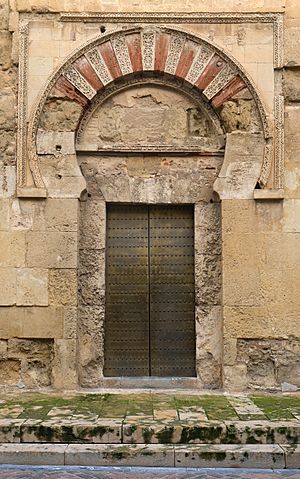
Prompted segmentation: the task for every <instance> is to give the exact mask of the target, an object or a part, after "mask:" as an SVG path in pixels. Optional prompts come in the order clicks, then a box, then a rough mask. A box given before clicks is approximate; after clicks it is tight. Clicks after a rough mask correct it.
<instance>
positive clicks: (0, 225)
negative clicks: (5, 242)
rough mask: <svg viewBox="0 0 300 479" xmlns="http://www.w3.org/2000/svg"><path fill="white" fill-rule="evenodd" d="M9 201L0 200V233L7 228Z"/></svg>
mask: <svg viewBox="0 0 300 479" xmlns="http://www.w3.org/2000/svg"><path fill="white" fill-rule="evenodd" d="M9 210H10V204H9V200H7V199H1V200H0V231H7V230H8V228H9Z"/></svg>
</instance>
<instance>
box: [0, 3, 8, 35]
mask: <svg viewBox="0 0 300 479" xmlns="http://www.w3.org/2000/svg"><path fill="white" fill-rule="evenodd" d="M8 16H9V5H8V0H0V30H6V29H7V27H8Z"/></svg>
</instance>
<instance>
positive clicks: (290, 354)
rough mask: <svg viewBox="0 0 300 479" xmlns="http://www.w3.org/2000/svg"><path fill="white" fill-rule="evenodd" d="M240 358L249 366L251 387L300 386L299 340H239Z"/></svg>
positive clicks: (238, 356)
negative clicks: (289, 384) (283, 384)
mask: <svg viewBox="0 0 300 479" xmlns="http://www.w3.org/2000/svg"><path fill="white" fill-rule="evenodd" d="M237 351H238V355H237V361H238V362H241V363H243V364H246V365H247V379H248V384H249V386H250V387H253V386H256V387H257V386H260V387H261V388H266V387H270V388H272V387H273V388H274V387H277V388H278V387H279V386H280V385H281V383H283V382H289V383H291V384H294V385H296V386H299V385H300V379H299V378H300V341H299V340H297V339H247V340H246V339H239V340H238V342H237Z"/></svg>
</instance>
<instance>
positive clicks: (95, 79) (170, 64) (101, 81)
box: [56, 30, 247, 108]
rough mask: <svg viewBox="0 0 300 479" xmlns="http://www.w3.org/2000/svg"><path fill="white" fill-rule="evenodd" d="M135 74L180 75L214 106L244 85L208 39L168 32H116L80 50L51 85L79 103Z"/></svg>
mask: <svg viewBox="0 0 300 479" xmlns="http://www.w3.org/2000/svg"><path fill="white" fill-rule="evenodd" d="M140 72H160V73H161V74H166V75H170V76H173V77H177V78H181V79H182V80H184V81H186V82H187V83H189V84H191V86H193V87H195V88H197V89H199V90H200V91H201V92H203V95H204V96H205V98H206V99H207V100H208V101H210V102H211V104H212V106H213V107H214V108H218V107H219V106H220V105H222V103H224V102H225V101H226V100H228V99H229V98H231V97H232V96H233V95H235V94H236V93H238V92H239V91H241V90H243V89H244V88H246V87H247V85H246V83H245V81H244V80H243V78H242V77H241V75H240V74H239V71H238V68H237V67H236V66H235V65H234V64H231V63H230V62H228V60H227V61H226V59H225V58H224V56H223V54H222V53H221V52H217V51H216V49H215V48H213V47H212V46H211V45H209V44H208V43H204V42H202V43H200V42H199V41H196V40H195V39H193V38H190V37H189V36H188V35H186V34H184V33H182V32H177V31H172V30H157V31H153V30H150V31H149V30H146V31H140V32H120V33H117V34H115V35H114V36H112V37H111V38H108V39H107V40H105V41H103V42H101V43H100V42H99V45H94V46H93V47H92V48H90V49H89V50H87V51H86V52H84V54H83V55H81V56H80V57H79V58H78V59H76V60H75V61H74V63H72V65H70V66H69V67H68V68H67V69H66V70H65V71H63V72H62V75H61V76H60V78H59V79H58V80H57V82H56V88H57V89H58V90H60V91H61V92H63V93H64V94H65V95H66V96H67V97H69V98H71V99H72V100H75V101H77V102H78V103H80V104H81V105H82V106H85V105H86V104H87V103H88V101H89V100H91V99H92V98H93V97H94V96H95V95H96V94H97V92H99V91H100V90H101V89H103V88H105V86H106V85H108V84H110V83H111V82H113V81H115V80H117V79H119V78H121V77H124V76H126V75H131V74H135V73H140Z"/></svg>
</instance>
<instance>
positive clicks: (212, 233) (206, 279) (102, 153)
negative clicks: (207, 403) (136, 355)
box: [77, 81, 224, 387]
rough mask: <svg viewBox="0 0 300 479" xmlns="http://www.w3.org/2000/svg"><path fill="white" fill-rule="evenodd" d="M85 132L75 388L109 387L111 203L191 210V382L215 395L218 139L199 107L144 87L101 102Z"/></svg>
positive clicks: (165, 89)
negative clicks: (108, 218) (108, 210)
mask: <svg viewBox="0 0 300 479" xmlns="http://www.w3.org/2000/svg"><path fill="white" fill-rule="evenodd" d="M82 124H83V125H85V128H84V129H83V128H81V129H80V130H79V131H80V135H79V137H78V139H77V155H78V161H79V165H80V167H81V170H82V173H83V175H84V177H85V179H86V181H87V191H88V194H87V195H86V196H85V197H84V198H83V200H84V201H82V202H81V237H80V267H79V302H80V304H79V306H80V307H79V355H80V382H81V385H82V386H86V387H93V386H102V385H105V384H108V382H107V380H108V378H105V374H106V373H105V354H104V351H105V348H104V344H105V330H106V319H107V318H106V314H107V311H106V308H105V303H106V298H107V296H106V295H107V286H108V285H107V282H106V281H105V269H106V268H107V267H108V265H107V261H108V259H107V250H106V247H107V244H106V232H107V225H106V207H107V204H108V203H120V204H137V205H142V204H147V205H174V206H176V205H177V206H178V205H182V204H185V205H187V204H189V205H191V204H192V205H193V207H194V235H195V249H194V253H195V287H194V295H195V302H194V319H193V321H194V331H195V334H196V338H195V340H194V344H193V348H192V349H193V351H195V355H196V358H195V360H194V366H195V368H196V378H195V381H196V383H195V384H197V385H198V386H199V387H220V385H221V358H222V314H221V227H220V203H219V200H218V198H217V197H216V196H215V194H214V193H213V184H214V182H215V180H216V178H217V177H218V174H219V171H220V169H221V165H222V162H223V154H224V152H223V149H222V148H223V145H222V141H221V138H220V134H219V131H216V129H215V126H214V124H213V123H212V122H211V121H210V118H209V116H208V115H207V113H206V112H205V110H203V109H202V108H201V102H200V100H199V102H197V101H195V99H193V98H192V99H191V98H190V97H189V96H188V94H185V93H184V92H182V91H181V92H178V90H177V89H175V88H172V87H171V86H169V85H157V84H155V82H153V83H151V82H150V81H148V83H146V84H145V82H144V83H142V84H139V85H132V86H131V87H129V88H126V89H125V90H124V91H120V92H118V93H116V94H114V95H112V96H111V97H110V98H108V99H106V100H104V101H103V102H102V103H101V104H100V105H99V104H98V105H97V107H96V108H95V110H94V112H93V113H92V114H90V116H89V118H88V120H87V119H83V122H82ZM189 375H190V376H192V374H191V372H190V373H189ZM150 379H151V378H149V381H150ZM149 381H148V383H147V384H149V385H150V384H151V381H150V382H149ZM111 384H116V383H111Z"/></svg>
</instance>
